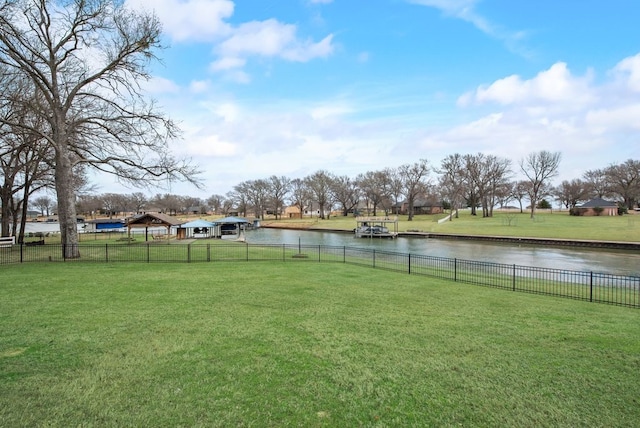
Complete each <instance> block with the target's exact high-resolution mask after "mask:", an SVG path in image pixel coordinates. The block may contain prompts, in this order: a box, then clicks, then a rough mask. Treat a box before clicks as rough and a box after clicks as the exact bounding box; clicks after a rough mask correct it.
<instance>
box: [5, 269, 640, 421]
mask: <svg viewBox="0 0 640 428" xmlns="http://www.w3.org/2000/svg"><path fill="white" fill-rule="evenodd" d="M327 266H328V265H326V264H316V263H302V264H298V263H295V264H294V263H289V264H278V263H275V264H274V263H269V264H267V263H224V262H220V263H213V264H191V265H186V264H155V265H147V264H129V263H123V264H57V263H47V264H27V265H18V266H10V267H3V268H2V275H3V281H2V283H1V284H0V293H2V299H1V300H0V426H79V425H82V426H141V425H142V426H150V425H153V426H287V425H290V426H454V425H463V426H633V425H635V424H636V423H637V420H639V419H640V406H639V402H638V397H640V383H638V382H637V379H638V371H639V370H640V322H638V321H639V320H638V317H639V316H640V313H639V312H638V311H635V310H632V309H626V308H619V307H614V306H606V305H594V304H589V303H584V302H576V301H571V300H563V299H549V298H547V297H544V296H536V295H526V294H519V293H511V292H507V291H501V290H494V289H486V288H479V287H474V286H470V285H462V284H456V283H451V282H448V281H441V280H434V279H429V278H422V277H415V276H409V275H398V274H396V273H392V272H385V271H378V270H376V271H372V270H371V269H369V268H361V267H358V266H350V265H334V264H331V265H329V266H331V269H327Z"/></svg>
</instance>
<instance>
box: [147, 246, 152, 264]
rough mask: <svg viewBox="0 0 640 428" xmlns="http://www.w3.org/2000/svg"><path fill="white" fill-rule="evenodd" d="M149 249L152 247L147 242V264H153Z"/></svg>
mask: <svg viewBox="0 0 640 428" xmlns="http://www.w3.org/2000/svg"><path fill="white" fill-rule="evenodd" d="M149 248H150V246H149V243H148V242H147V263H150V262H151V255H150V254H149Z"/></svg>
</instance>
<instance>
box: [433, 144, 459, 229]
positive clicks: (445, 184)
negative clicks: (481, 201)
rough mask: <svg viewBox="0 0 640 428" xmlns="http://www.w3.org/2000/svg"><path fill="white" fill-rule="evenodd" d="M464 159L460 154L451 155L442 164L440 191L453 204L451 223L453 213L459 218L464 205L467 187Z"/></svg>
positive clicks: (451, 216)
mask: <svg viewBox="0 0 640 428" xmlns="http://www.w3.org/2000/svg"><path fill="white" fill-rule="evenodd" d="M463 168H464V158H463V157H462V155H460V154H459V153H455V154H453V155H449V156H447V157H446V158H444V159H443V160H442V162H441V163H440V169H439V170H438V171H437V172H438V174H440V189H441V192H442V194H443V196H444V197H445V198H446V199H447V200H448V202H449V203H450V204H451V215H450V216H449V221H452V220H453V211H455V212H456V218H458V210H459V208H460V205H461V204H462V198H463V194H464V187H465V176H464V169H463Z"/></svg>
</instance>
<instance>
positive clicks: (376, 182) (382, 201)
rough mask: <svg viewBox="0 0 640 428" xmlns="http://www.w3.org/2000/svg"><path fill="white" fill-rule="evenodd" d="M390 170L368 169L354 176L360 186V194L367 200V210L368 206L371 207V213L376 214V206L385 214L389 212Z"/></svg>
mask: <svg viewBox="0 0 640 428" xmlns="http://www.w3.org/2000/svg"><path fill="white" fill-rule="evenodd" d="M390 171H391V170H389V169H386V170H382V171H368V172H366V173H364V174H360V175H358V177H356V183H357V185H358V187H359V188H360V192H361V196H362V197H363V198H364V200H365V201H366V202H367V210H369V206H372V208H373V215H374V216H375V215H378V214H377V210H378V208H380V207H382V208H383V209H384V211H385V214H388V213H389V209H390V208H391V204H392V202H391V197H392V196H391V193H392V192H391V187H392V177H391V175H390V174H389V172H390Z"/></svg>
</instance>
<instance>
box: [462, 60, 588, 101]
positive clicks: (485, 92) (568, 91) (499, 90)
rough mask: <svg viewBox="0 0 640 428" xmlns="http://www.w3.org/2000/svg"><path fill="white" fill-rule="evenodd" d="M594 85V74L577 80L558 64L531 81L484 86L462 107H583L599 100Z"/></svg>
mask: <svg viewBox="0 0 640 428" xmlns="http://www.w3.org/2000/svg"><path fill="white" fill-rule="evenodd" d="M591 82H592V76H591V74H590V73H587V75H586V76H584V77H575V76H573V75H572V74H571V72H570V71H569V69H568V68H567V64H565V63H563V62H558V63H556V64H553V65H552V66H551V67H550V68H549V69H548V70H544V71H541V72H540V73H538V75H536V76H535V77H534V78H532V79H529V80H522V78H521V77H520V76H517V75H512V76H508V77H505V78H503V79H499V80H496V81H495V82H493V83H492V84H490V85H488V86H480V87H478V88H477V89H476V90H475V91H473V92H470V93H467V94H464V95H462V96H461V97H460V98H459V99H458V104H459V105H461V106H465V105H469V104H470V103H477V104H483V103H491V102H495V103H498V104H503V105H509V104H529V105H535V104H537V103H548V104H552V103H563V104H572V105H576V106H578V105H579V106H578V107H582V106H584V105H586V104H591V103H592V102H593V101H594V100H595V99H596V95H595V93H594V91H593V88H592V87H591Z"/></svg>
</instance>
